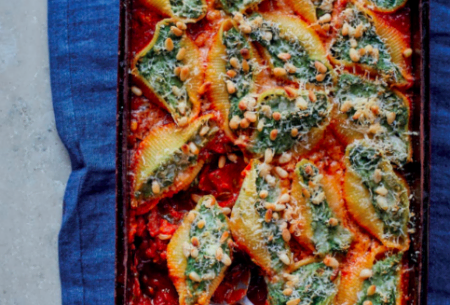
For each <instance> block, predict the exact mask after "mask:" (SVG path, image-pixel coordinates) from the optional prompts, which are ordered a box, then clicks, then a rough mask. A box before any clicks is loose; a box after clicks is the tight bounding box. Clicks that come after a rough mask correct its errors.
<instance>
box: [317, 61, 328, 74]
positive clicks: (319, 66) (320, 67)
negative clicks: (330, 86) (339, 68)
mask: <svg viewBox="0 0 450 305" xmlns="http://www.w3.org/2000/svg"><path fill="white" fill-rule="evenodd" d="M314 67H316V70H317V71H319V73H326V72H327V71H328V69H327V67H326V66H325V65H324V64H323V63H321V62H320V61H315V62H314Z"/></svg>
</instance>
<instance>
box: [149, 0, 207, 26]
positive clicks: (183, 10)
mask: <svg viewBox="0 0 450 305" xmlns="http://www.w3.org/2000/svg"><path fill="white" fill-rule="evenodd" d="M189 1H192V2H195V3H194V4H193V5H190V6H189V5H187V3H188V2H189ZM172 2H173V1H171V0H143V4H144V5H146V6H148V7H150V8H154V9H156V10H157V11H159V12H161V13H162V14H164V15H166V16H169V17H171V18H175V19H177V20H182V21H185V22H197V21H199V20H200V19H202V18H203V17H205V15H206V10H207V4H206V1H205V0H194V1H193V0H180V1H178V3H177V4H178V5H173V4H172Z"/></svg>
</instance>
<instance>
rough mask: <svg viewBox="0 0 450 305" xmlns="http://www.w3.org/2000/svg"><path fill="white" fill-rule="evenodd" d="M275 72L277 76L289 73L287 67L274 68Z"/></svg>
mask: <svg viewBox="0 0 450 305" xmlns="http://www.w3.org/2000/svg"><path fill="white" fill-rule="evenodd" d="M273 74H274V75H275V76H276V77H283V76H286V75H287V72H286V69H284V68H275V69H273Z"/></svg>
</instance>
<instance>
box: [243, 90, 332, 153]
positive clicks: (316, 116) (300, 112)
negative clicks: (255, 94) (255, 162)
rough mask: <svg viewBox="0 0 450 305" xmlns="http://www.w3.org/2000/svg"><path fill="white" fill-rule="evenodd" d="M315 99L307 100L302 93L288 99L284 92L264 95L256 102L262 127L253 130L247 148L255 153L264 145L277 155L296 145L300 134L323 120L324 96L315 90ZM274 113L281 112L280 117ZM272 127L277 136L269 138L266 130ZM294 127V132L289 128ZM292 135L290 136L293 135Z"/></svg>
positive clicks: (327, 107)
mask: <svg viewBox="0 0 450 305" xmlns="http://www.w3.org/2000/svg"><path fill="white" fill-rule="evenodd" d="M315 96H316V99H317V101H316V102H312V101H311V100H310V99H309V96H308V94H302V95H300V96H299V97H297V98H296V99H292V100H291V99H289V98H288V97H286V96H284V95H279V94H271V95H267V96H266V97H265V99H264V100H263V101H262V103H261V104H260V105H259V118H260V121H261V120H263V122H264V127H263V128H262V129H261V130H255V135H254V136H253V139H252V142H251V146H250V150H251V151H253V152H255V153H263V152H264V151H265V150H266V149H267V148H272V150H273V151H274V152H275V153H277V154H279V153H282V152H285V151H288V150H290V149H292V148H293V147H294V146H295V145H297V144H299V143H300V142H301V141H302V140H303V138H304V136H305V135H306V134H307V133H308V132H310V131H311V129H312V128H314V127H319V126H320V125H321V124H322V123H323V122H324V121H325V119H326V117H327V115H328V112H329V102H328V99H327V96H326V95H325V94H322V93H317V92H316V93H315ZM264 106H269V107H270V109H271V112H269V113H268V114H269V115H268V116H267V115H266V114H267V113H266V111H265V110H264V109H265V108H264ZM274 112H279V113H281V119H280V120H278V121H277V120H275V119H274V118H273V116H272V114H273V113H274ZM274 129H276V130H277V131H278V135H277V137H276V138H275V140H271V138H270V133H271V131H272V130H274ZM293 129H296V130H297V134H296V133H292V130H293ZM293 135H294V136H293Z"/></svg>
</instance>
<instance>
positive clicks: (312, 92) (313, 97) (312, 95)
mask: <svg viewBox="0 0 450 305" xmlns="http://www.w3.org/2000/svg"><path fill="white" fill-rule="evenodd" d="M308 97H309V100H310V101H311V102H312V103H315V102H317V97H316V95H315V94H314V91H312V90H309V92H308Z"/></svg>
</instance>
